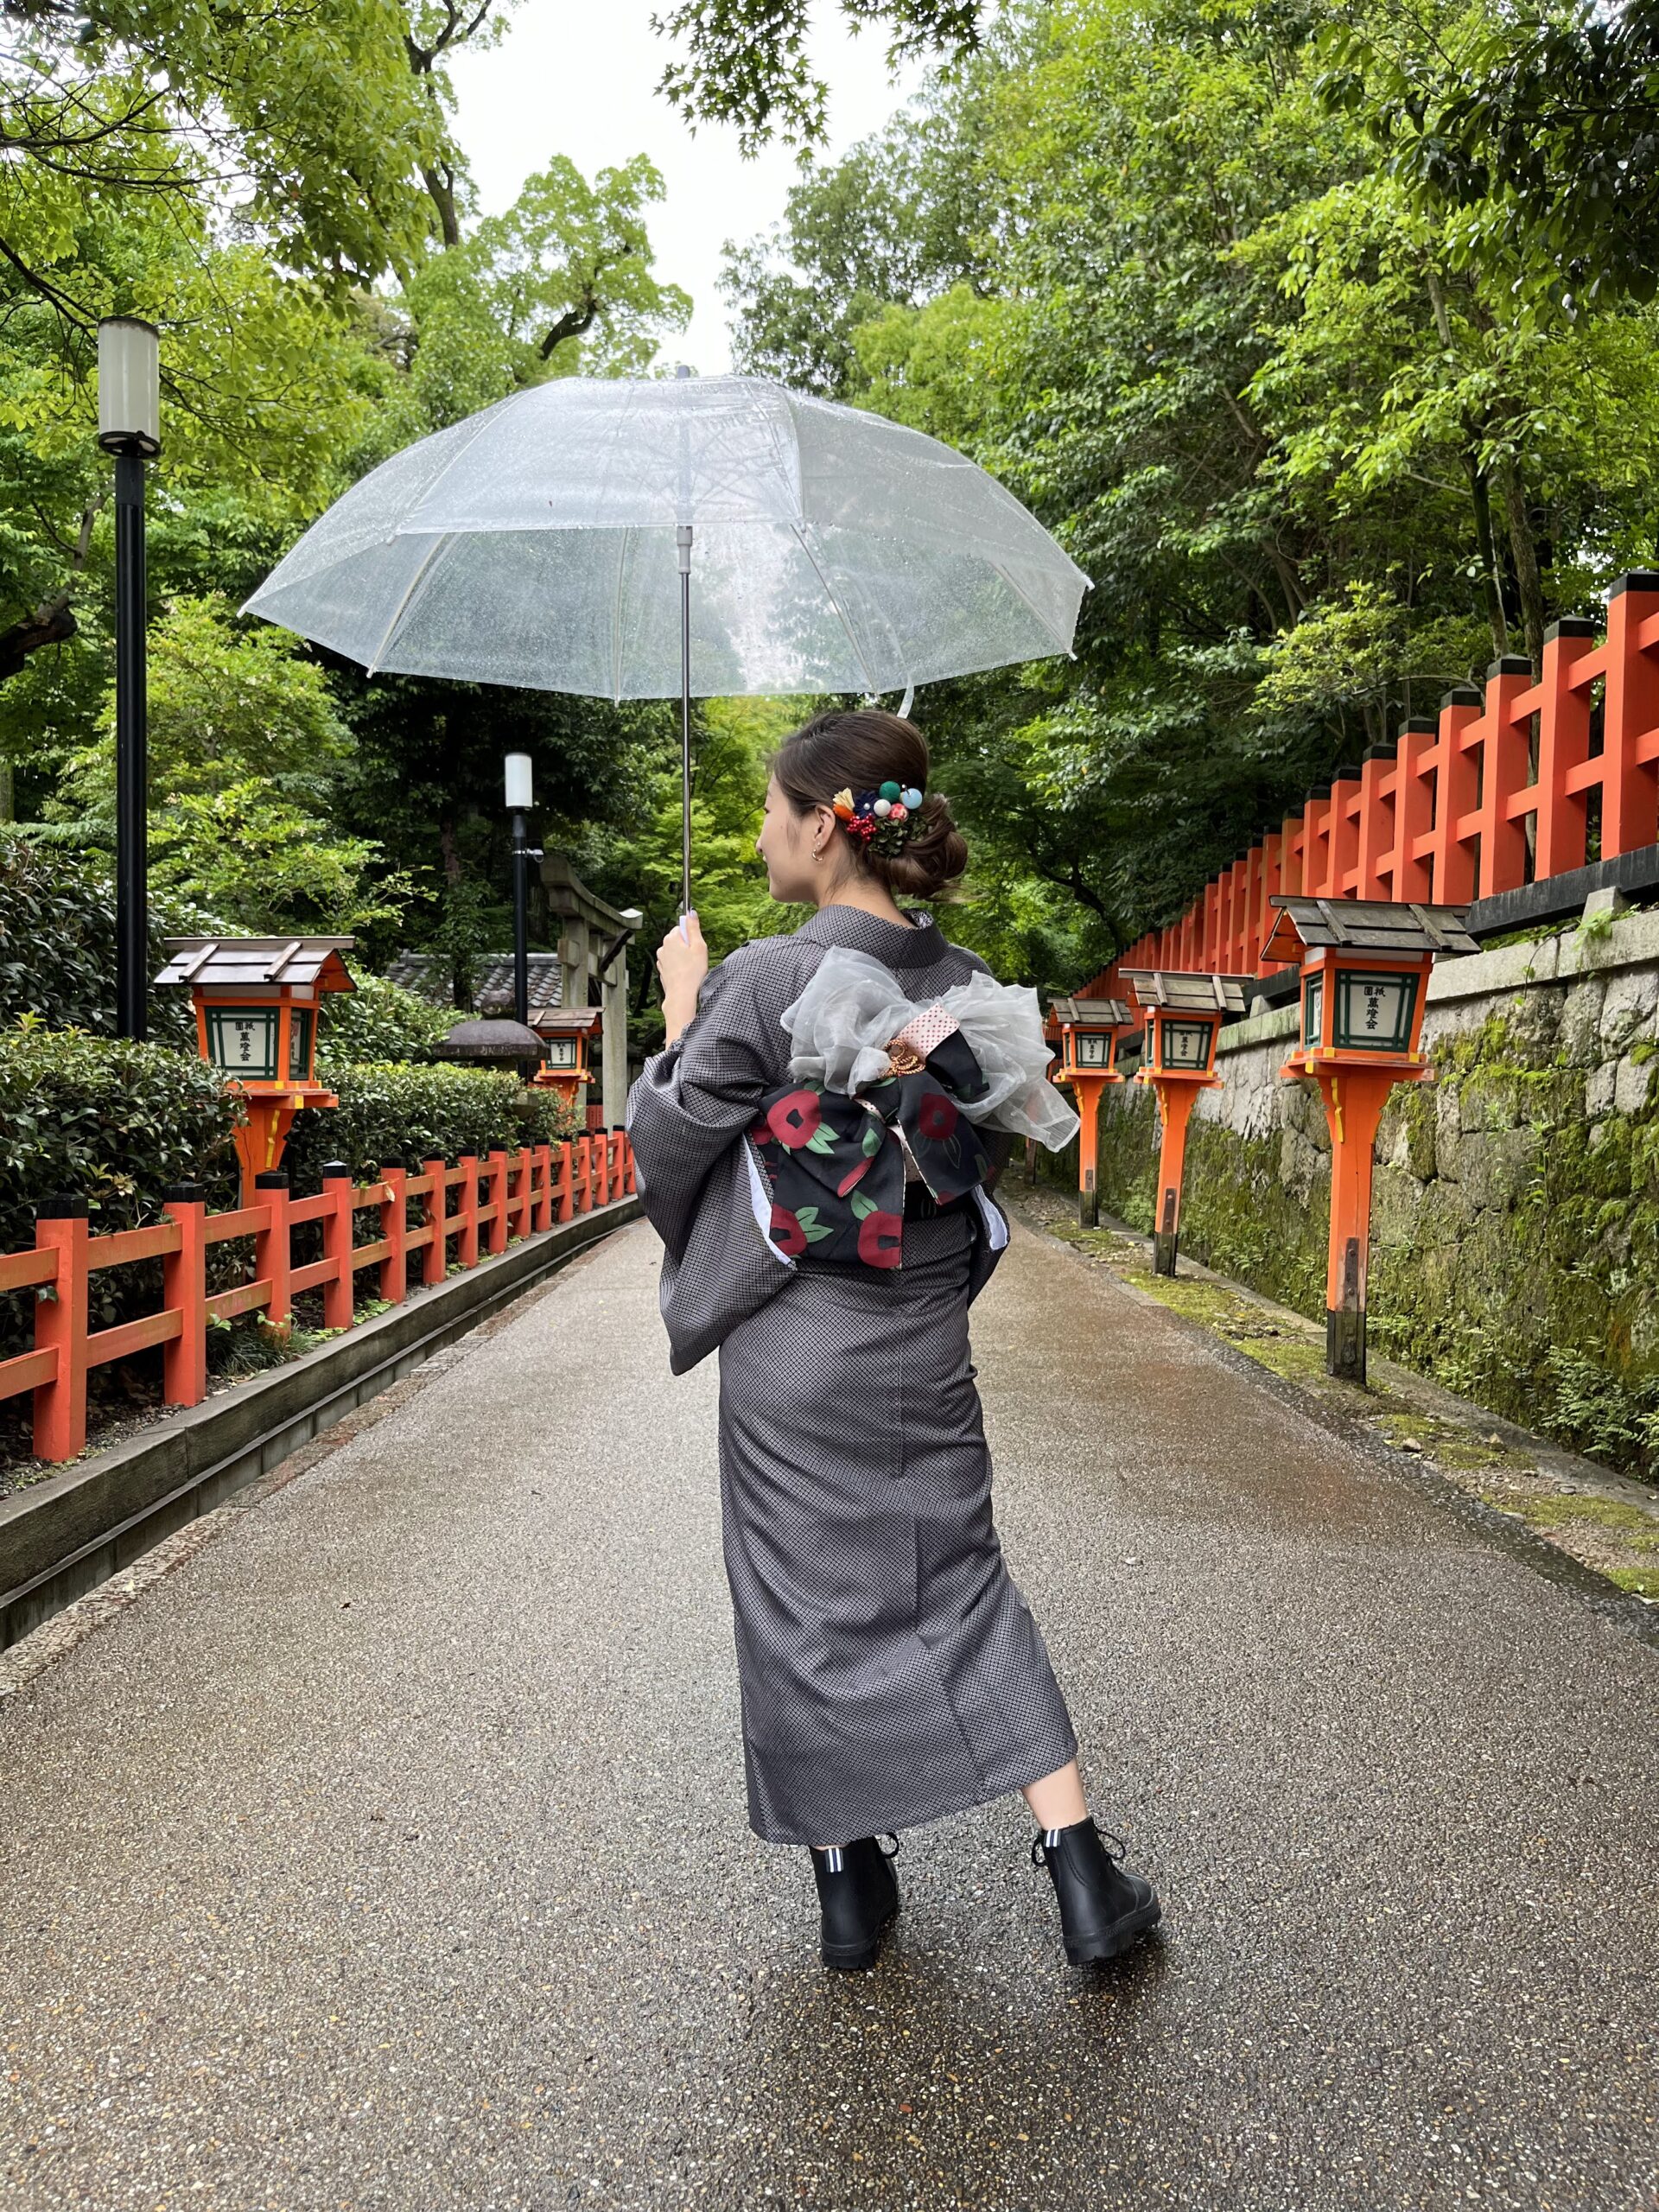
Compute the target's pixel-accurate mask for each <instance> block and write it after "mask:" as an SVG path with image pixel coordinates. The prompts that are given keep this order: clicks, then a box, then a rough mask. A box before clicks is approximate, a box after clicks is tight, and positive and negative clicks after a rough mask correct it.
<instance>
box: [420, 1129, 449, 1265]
mask: <svg viewBox="0 0 1659 2212" xmlns="http://www.w3.org/2000/svg"><path fill="white" fill-rule="evenodd" d="M421 1173H422V1174H423V1175H424V1176H426V1177H427V1179H428V1180H429V1182H430V1184H431V1188H430V1189H429V1191H428V1192H427V1194H426V1218H427V1221H428V1224H429V1226H430V1228H431V1230H432V1242H431V1243H429V1245H428V1246H427V1248H426V1252H425V1255H424V1257H425V1261H426V1264H425V1266H424V1267H423V1268H422V1270H421V1281H423V1282H424V1283H427V1284H432V1283H435V1282H442V1281H443V1278H444V1276H445V1274H447V1273H448V1267H449V1170H448V1165H447V1163H446V1162H445V1161H443V1160H423V1161H422V1162H421Z"/></svg>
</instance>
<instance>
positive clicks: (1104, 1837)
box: [1031, 1815, 1129, 1866]
mask: <svg viewBox="0 0 1659 2212" xmlns="http://www.w3.org/2000/svg"><path fill="white" fill-rule="evenodd" d="M1089 1825H1090V1827H1091V1828H1093V1830H1094V1832H1095V1834H1096V1835H1097V1836H1098V1837H1099V1838H1100V1840H1101V1842H1102V1844H1103V1846H1104V1847H1105V1849H1106V1856H1107V1857H1108V1858H1109V1859H1110V1860H1111V1862H1112V1864H1113V1865H1114V1866H1122V1864H1123V1861H1124V1860H1125V1859H1127V1858H1128V1855H1129V1847H1128V1844H1127V1843H1125V1842H1124V1840H1123V1839H1122V1836H1121V1835H1114V1834H1112V1832H1111V1830H1110V1829H1109V1828H1103V1827H1102V1826H1101V1825H1100V1822H1099V1821H1097V1820H1096V1819H1095V1818H1094V1817H1093V1816H1092V1815H1090V1821H1089ZM1114 1845H1116V1849H1114V1848H1113V1846H1114ZM1031 1863H1032V1865H1033V1866H1047V1864H1048V1847H1047V1846H1046V1844H1045V1843H1044V1841H1043V1839H1042V1837H1041V1836H1040V1835H1039V1836H1036V1837H1033V1840H1032V1846H1031Z"/></svg>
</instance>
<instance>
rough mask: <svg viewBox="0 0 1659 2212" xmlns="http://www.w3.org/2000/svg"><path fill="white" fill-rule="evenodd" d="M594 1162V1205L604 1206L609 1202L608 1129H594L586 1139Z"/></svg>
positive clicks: (609, 1163)
mask: <svg viewBox="0 0 1659 2212" xmlns="http://www.w3.org/2000/svg"><path fill="white" fill-rule="evenodd" d="M588 1148H589V1150H590V1151H591V1153H592V1154H593V1161H594V1205H601V1206H606V1205H609V1204H610V1202H611V1133H610V1131H609V1130H608V1129H594V1131H592V1132H591V1133H590V1135H589V1136H588Z"/></svg>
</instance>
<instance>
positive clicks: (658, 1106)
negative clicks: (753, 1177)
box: [627, 938, 808, 1259]
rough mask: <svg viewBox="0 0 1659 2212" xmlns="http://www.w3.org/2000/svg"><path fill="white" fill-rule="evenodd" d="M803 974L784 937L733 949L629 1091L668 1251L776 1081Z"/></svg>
mask: <svg viewBox="0 0 1659 2212" xmlns="http://www.w3.org/2000/svg"><path fill="white" fill-rule="evenodd" d="M807 972H808V969H807V968H806V967H805V966H804V963H803V962H802V959H801V957H800V954H799V951H798V949H797V948H796V947H795V946H794V945H793V944H792V943H791V940H790V939H788V938H782V939H779V940H776V941H775V942H773V941H770V940H769V941H766V942H763V943H761V944H748V945H742V946H740V947H739V949H738V950H736V951H735V952H732V953H728V956H727V957H726V958H725V959H724V960H722V961H721V963H720V965H719V967H718V968H716V969H712V970H711V971H710V972H709V975H708V976H705V977H704V979H703V984H702V990H701V992H700V993H699V994H698V999H697V1011H696V1014H694V1015H693V1016H692V1018H691V1020H690V1021H689V1022H688V1023H687V1024H686V1027H685V1028H684V1029H683V1031H682V1032H681V1033H680V1035H679V1037H678V1038H677V1039H676V1041H675V1042H674V1043H673V1044H672V1045H671V1046H668V1047H667V1049H666V1050H665V1051H664V1052H656V1053H653V1054H652V1058H650V1059H648V1060H647V1061H646V1062H645V1066H644V1068H643V1069H642V1070H641V1071H640V1072H639V1076H638V1077H636V1079H635V1081H634V1084H633V1087H632V1090H630V1091H629V1093H628V1110H627V1130H628V1137H629V1141H630V1142H631V1144H632V1147H633V1159H634V1170H635V1187H636V1188H637V1190H638V1192H639V1199H640V1204H641V1205H642V1207H643V1208H644V1211H645V1215H646V1217H647V1218H648V1219H649V1220H650V1221H651V1223H652V1225H653V1227H654V1228H655V1229H656V1230H657V1233H658V1236H660V1237H661V1238H662V1240H663V1243H664V1245H665V1246H666V1247H667V1249H668V1251H669V1253H670V1255H671V1256H672V1257H673V1258H675V1259H678V1258H679V1257H680V1256H681V1255H682V1254H683V1251H684V1249H685V1244H686V1240H687V1238H688V1236H690V1231H691V1226H692V1223H693V1221H694V1219H695V1217H696V1209H697V1205H698V1201H699V1199H700V1198H701V1196H702V1190H703V1186H704V1185H705V1184H706V1182H707V1181H708V1179H709V1172H710V1170H711V1169H712V1168H713V1167H714V1166H715V1163H716V1162H717V1161H718V1160H720V1159H721V1156H722V1155H723V1154H725V1153H726V1152H727V1151H728V1149H729V1147H731V1146H732V1145H734V1143H736V1142H738V1141H740V1140H741V1137H742V1135H743V1134H744V1132H745V1131H746V1130H747V1129H748V1128H750V1127H751V1126H752V1125H753V1122H754V1120H755V1117H756V1114H757V1111H758V1109H759V1106H760V1100H761V1099H762V1097H763V1096H765V1095H766V1092H767V1091H769V1090H776V1089H777V1088H778V1086H779V1084H780V1083H782V1082H783V1080H784V1078H785V1074H786V1072H787V1069H788V1063H789V1052H790V1043H789V1037H788V1033H787V1032H786V1031H785V1028H784V1027H783V1022H782V1019H781V1017H782V1014H783V1011H784V1008H785V1007H786V1006H788V1005H789V1003H790V1002H791V1000H792V999H794V998H796V997H798V995H799V993H800V990H801V988H802V986H803V984H804V981H805V979H806V974H807Z"/></svg>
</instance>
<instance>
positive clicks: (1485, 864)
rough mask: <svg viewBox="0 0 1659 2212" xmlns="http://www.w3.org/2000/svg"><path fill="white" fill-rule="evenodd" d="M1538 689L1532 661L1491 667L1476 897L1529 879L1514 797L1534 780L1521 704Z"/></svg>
mask: <svg viewBox="0 0 1659 2212" xmlns="http://www.w3.org/2000/svg"><path fill="white" fill-rule="evenodd" d="M1532 688H1533V680H1532V663H1531V662H1530V661H1529V660H1523V659H1522V658H1521V656H1520V655H1519V654H1518V653H1508V654H1505V656H1504V657H1503V659H1502V660H1495V661H1494V662H1493V663H1492V665H1491V669H1490V670H1489V671H1488V676H1487V684H1486V739H1485V744H1484V747H1483V751H1482V758H1481V770H1480V798H1479V801H1478V813H1479V817H1480V829H1479V833H1478V834H1479V837H1480V867H1479V871H1478V876H1477V879H1476V884H1475V896H1476V897H1477V898H1478V899H1490V898H1491V897H1492V896H1493V894H1494V893H1497V892H1499V891H1518V890H1519V889H1520V888H1521V886H1522V884H1523V883H1524V882H1525V881H1526V880H1527V825H1526V823H1525V821H1524V820H1523V819H1516V818H1515V817H1511V815H1510V799H1511V798H1514V796H1515V794H1516V792H1517V791H1525V789H1526V788H1527V785H1529V783H1530V782H1531V780H1532V760H1531V739H1530V738H1529V734H1528V732H1527V728H1526V721H1528V720H1529V719H1530V717H1529V716H1527V717H1521V718H1517V716H1516V701H1517V700H1519V699H1520V698H1521V697H1522V695H1523V694H1524V693H1526V692H1529V691H1530V690H1532Z"/></svg>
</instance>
